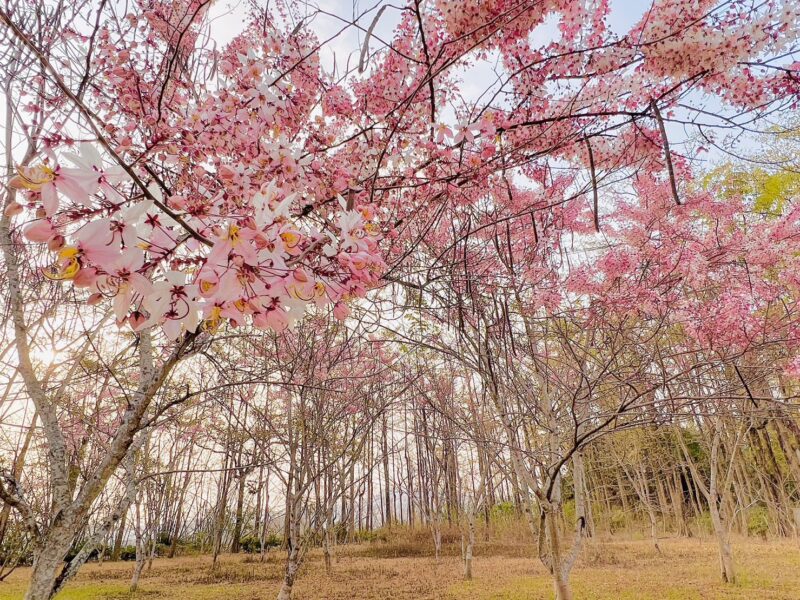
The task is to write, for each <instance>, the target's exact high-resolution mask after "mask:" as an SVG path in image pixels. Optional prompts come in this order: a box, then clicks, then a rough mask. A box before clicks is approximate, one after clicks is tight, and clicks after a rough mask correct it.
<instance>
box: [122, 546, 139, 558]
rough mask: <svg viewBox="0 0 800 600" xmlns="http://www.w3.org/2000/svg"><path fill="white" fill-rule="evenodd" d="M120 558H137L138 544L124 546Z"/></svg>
mask: <svg viewBox="0 0 800 600" xmlns="http://www.w3.org/2000/svg"><path fill="white" fill-rule="evenodd" d="M119 559H120V560H136V546H123V547H122V548H120V551H119Z"/></svg>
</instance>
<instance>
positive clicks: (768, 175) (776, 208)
mask: <svg viewBox="0 0 800 600" xmlns="http://www.w3.org/2000/svg"><path fill="white" fill-rule="evenodd" d="M703 187H704V188H705V189H712V188H713V189H715V190H717V192H718V193H719V194H720V195H721V196H722V197H723V198H734V197H742V198H745V199H746V200H748V201H749V202H750V203H751V204H752V207H753V210H754V211H756V212H759V213H766V214H773V215H777V214H781V213H782V212H783V209H784V207H785V206H786V203H787V202H788V201H789V200H791V198H793V197H797V195H798V194H800V173H798V172H797V171H794V170H788V169H778V170H776V171H773V172H770V171H767V170H765V169H762V168H756V169H752V170H741V169H737V168H736V167H735V166H733V165H730V164H726V165H723V166H721V167H718V168H716V169H714V170H713V171H711V172H710V173H708V175H706V176H705V177H704V178H703Z"/></svg>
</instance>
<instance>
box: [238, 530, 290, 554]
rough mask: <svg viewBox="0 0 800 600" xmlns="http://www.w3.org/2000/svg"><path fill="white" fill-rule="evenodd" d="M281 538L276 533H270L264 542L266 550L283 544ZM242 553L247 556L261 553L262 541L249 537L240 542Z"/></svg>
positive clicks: (255, 537)
mask: <svg viewBox="0 0 800 600" xmlns="http://www.w3.org/2000/svg"><path fill="white" fill-rule="evenodd" d="M282 541H283V540H282V539H281V537H280V536H279V535H278V534H276V533H270V534H269V535H268V536H267V539H265V540H264V548H277V547H279V546H280V545H281V543H282ZM239 545H240V546H241V548H242V552H244V553H246V554H257V553H259V552H261V540H260V539H258V536H255V535H247V536H245V537H243V538H241V539H240V540H239Z"/></svg>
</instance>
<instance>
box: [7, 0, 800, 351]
mask: <svg viewBox="0 0 800 600" xmlns="http://www.w3.org/2000/svg"><path fill="white" fill-rule="evenodd" d="M210 5H211V3H210V2H204V1H203V0H180V1H178V2H160V1H157V0H139V1H138V2H137V3H136V4H135V5H134V7H133V8H132V9H131V12H130V13H128V14H124V15H116V14H114V13H113V12H111V11H113V9H112V8H105V9H102V8H101V10H99V11H98V23H100V26H99V27H98V29H97V31H96V32H95V34H94V35H92V36H91V37H88V36H85V35H83V34H82V33H81V31H80V30H79V28H76V29H70V28H68V29H67V30H66V31H65V32H64V36H63V40H61V43H62V44H63V49H62V51H63V54H64V56H65V57H73V60H68V59H67V58H65V60H64V64H63V65H52V64H49V65H46V67H47V69H46V72H47V75H46V79H47V81H46V83H45V82H40V83H39V86H40V88H41V89H42V90H46V91H47V93H49V94H51V95H52V97H53V98H54V99H53V100H52V102H50V103H49V104H48V110H50V111H51V112H50V113H49V114H48V115H47V116H41V117H37V118H39V119H40V120H41V122H43V123H44V122H45V121H47V122H48V123H49V124H51V125H52V127H50V130H49V132H48V134H47V135H45V136H44V138H43V139H44V140H45V147H44V149H43V152H42V154H41V156H38V157H35V159H34V160H31V161H29V162H26V163H25V164H22V165H20V166H19V168H18V173H17V175H16V176H15V177H14V178H13V179H12V185H13V186H15V187H17V188H18V189H20V190H22V191H23V192H24V193H23V196H24V200H22V201H21V202H20V203H18V204H14V205H12V206H9V207H8V209H7V214H9V215H12V216H13V217H14V218H15V220H16V222H17V223H19V225H20V226H21V227H22V232H23V235H24V236H25V238H27V239H28V240H29V241H31V242H35V243H41V244H46V245H47V247H48V248H49V250H50V251H51V252H52V261H51V264H50V266H49V267H48V268H46V269H45V274H46V275H47V276H48V277H49V278H51V279H53V280H69V281H71V282H72V283H73V285H75V286H76V287H78V288H85V289H87V290H88V294H87V296H86V297H87V301H88V302H91V303H97V302H104V301H108V302H110V303H111V304H112V305H113V310H114V313H115V315H116V318H117V322H118V324H120V325H123V324H128V325H130V326H131V327H132V328H133V329H134V330H141V329H142V328H146V327H151V326H160V327H161V328H163V331H164V332H165V334H166V335H167V336H168V337H169V338H171V339H176V338H178V337H179V336H180V335H181V333H182V332H195V331H198V328H199V327H200V326H201V324H202V327H204V328H205V329H206V330H210V331H214V330H216V329H217V327H219V326H220V324H222V323H223V322H228V323H230V324H232V325H238V324H245V323H247V324H252V325H254V326H255V327H259V328H271V329H274V330H282V329H283V328H285V327H286V326H287V325H289V324H290V323H292V322H293V321H295V320H296V319H297V318H299V317H300V316H301V315H302V314H303V313H304V311H305V310H306V308H307V307H308V306H310V305H318V306H323V305H327V304H333V305H334V315H335V316H336V317H337V318H339V319H344V318H346V317H347V316H348V314H349V309H348V307H347V302H348V301H349V300H350V299H352V298H356V297H360V296H364V295H365V294H366V293H367V291H368V290H369V289H371V288H373V287H375V286H376V285H378V284H379V283H380V282H381V279H382V278H385V279H387V280H392V281H395V280H398V279H399V280H401V282H403V283H406V284H409V283H410V284H411V285H414V286H416V287H423V288H424V287H425V286H426V285H427V284H428V283H429V282H430V281H431V280H432V279H435V277H436V269H439V268H443V261H442V259H443V257H445V256H448V255H450V254H455V252H456V250H458V249H459V248H461V250H463V252H462V255H463V256H462V258H463V260H464V263H465V266H464V268H465V269H469V268H474V269H476V270H475V271H474V272H475V273H477V274H478V279H482V280H483V281H485V282H487V285H489V286H490V287H491V286H497V285H502V284H503V281H502V278H499V277H497V276H496V275H497V273H498V269H499V267H506V268H508V267H509V266H513V268H512V271H513V273H514V277H515V278H520V279H521V280H522V281H528V282H530V283H531V284H534V283H535V284H536V285H537V286H538V289H537V292H536V300H535V301H536V302H537V303H540V304H541V305H547V306H554V305H556V304H557V303H558V302H559V301H560V299H561V298H562V296H561V293H562V291H563V290H562V288H563V286H561V284H560V283H559V277H558V276H557V275H556V273H557V270H558V269H557V267H554V265H553V263H552V262H551V261H549V258H548V259H547V260H544V258H543V257H545V256H548V257H550V256H555V255H556V253H558V251H559V247H560V244H561V237H560V233H561V232H567V233H577V234H587V235H590V234H593V232H595V231H597V230H599V229H600V213H601V212H602V210H605V211H606V213H611V218H610V219H609V222H610V223H612V224H613V223H614V222H615V220H616V223H617V224H616V225H613V227H614V228H613V229H609V232H612V231H614V232H617V231H619V232H623V230H624V232H625V233H624V235H623V233H620V235H622V239H624V240H625V242H626V244H629V245H630V244H632V245H633V246H636V244H637V243H638V242H639V241H640V240H637V239H634V238H633V237H631V236H634V235H635V234H637V231H638V232H639V233H638V234H641V235H644V234H642V233H641V228H638V229H637V227H638V225H641V224H642V223H645V222H647V221H648V220H651V221H652V220H653V219H656V220H658V221H659V222H660V223H663V224H664V226H665V227H666V226H667V223H670V225H669V227H670V228H677V229H679V230H680V231H679V233H680V235H681V237H680V240H682V241H681V244H682V245H681V248H685V247H686V245H687V244H688V245H689V246H691V245H692V244H694V246H696V249H695V252H696V253H699V254H700V255H702V256H706V255H708V254H709V253H711V252H713V250H712V249H710V247H709V244H708V243H706V242H708V239H707V235H708V232H706V234H705V235H706V238H702V239H697V238H696V237H694V238H693V237H692V235H693V234H691V230H692V227H693V223H695V220H696V219H706V218H708V214H707V212H708V211H716V212H720V211H721V212H722V213H726V211H730V210H734V211H735V210H736V207H727V208H726V207H721V208H720V207H717V206H716V205H714V203H713V202H712V201H705V200H696V201H694V200H692V199H691V198H692V197H691V195H690V193H689V192H690V190H689V189H688V187H687V186H688V184H685V183H684V182H688V181H690V180H691V175H692V173H693V165H692V158H691V157H690V156H688V155H686V154H685V153H683V152H681V151H676V150H675V148H674V147H671V146H670V140H669V137H670V134H671V130H669V129H668V126H669V125H671V124H674V123H680V124H683V125H685V126H686V127H693V128H695V129H696V130H697V131H699V132H700V133H701V134H702V136H703V139H704V144H705V146H706V147H707V148H712V147H715V146H717V145H719V144H720V143H721V142H720V141H719V140H718V139H717V137H716V129H717V128H720V129H721V128H724V127H728V126H733V125H736V126H740V125H741V126H743V124H744V123H748V124H750V123H754V122H757V121H758V120H759V119H761V118H763V117H764V116H765V115H767V114H770V113H771V112H772V111H775V110H779V109H781V108H785V107H787V106H791V105H794V103H796V101H797V97H798V93H800V78H798V66H800V65H798V63H792V62H791V61H788V62H787V58H786V57H787V56H788V57H791V56H793V52H794V50H795V48H794V47H793V46H792V44H795V43H796V40H793V36H792V35H790V33H791V32H796V31H797V28H798V19H800V7H798V5H797V4H796V3H795V2H793V1H778V0H768V1H766V2H761V3H754V2H749V1H744V0H732V1H729V2H723V3H720V2H716V1H710V0H696V1H693V2H683V1H677V0H656V1H654V2H653V3H652V7H651V8H650V10H648V11H647V13H646V14H645V15H643V17H642V19H641V20H640V21H639V22H638V23H637V24H635V25H634V26H633V27H632V28H631V29H630V30H629V31H628V32H626V33H624V34H620V33H618V32H614V31H612V30H611V28H610V27H609V25H608V19H609V14H610V11H611V8H610V6H609V3H608V1H607V0H586V1H575V0H544V1H541V0H539V1H535V2H534V1H520V0H509V1H504V0H492V1H481V2H464V1H455V0H439V1H437V2H433V3H426V4H424V5H422V4H420V3H416V2H411V3H409V4H408V5H406V6H404V7H401V8H399V9H392V10H395V11H396V13H397V14H396V17H397V25H396V27H395V29H394V32H393V34H392V36H391V39H390V40H389V41H387V42H385V43H384V47H381V48H380V49H379V50H377V51H375V52H374V53H372V54H370V53H369V47H368V45H365V48H364V49H365V52H364V53H362V61H361V63H362V64H359V68H358V70H357V71H358V72H356V69H355V68H352V69H351V70H349V71H348V72H347V73H345V74H344V75H342V74H341V73H339V74H335V73H328V72H326V70H325V69H324V68H323V65H322V53H321V49H322V48H323V47H324V45H325V40H321V39H319V38H318V37H317V36H316V35H315V34H314V33H313V32H312V29H311V28H310V26H309V25H308V24H306V23H305V22H302V21H301V22H300V23H299V24H298V25H289V23H290V22H291V19H289V18H287V16H290V15H291V14H292V10H291V6H290V5H291V3H288V4H287V5H279V6H278V7H277V9H276V10H275V12H274V13H273V14H270V13H263V12H257V13H254V14H252V15H251V20H250V21H249V22H248V23H246V24H245V25H244V27H243V29H242V31H241V33H239V34H238V35H237V36H236V37H234V38H233V40H232V41H230V42H229V43H228V44H226V45H225V46H224V47H221V48H217V47H216V46H215V45H212V44H209V43H205V42H204V40H205V36H206V34H207V20H208V10H209V6H210ZM380 16H381V15H380V13H378V14H377V17H378V18H380ZM365 17H369V18H370V19H372V18H373V15H372V14H368V15H365ZM550 29H552V30H553V32H552V33H551V34H550V35H549V37H548V36H547V35H546V32H547V31H548V30H550ZM370 30H371V28H370ZM369 41H370V40H369V38H368V39H367V42H369ZM373 44H375V40H373ZM87 47H88V48H90V50H89V51H87V50H86V48H87ZM78 49H83V50H80V51H79V50H78ZM76 53H77V55H78V56H80V59H79V60H78V59H74V57H75V56H76ZM488 62H494V63H496V65H497V67H496V70H495V71H494V73H495V76H496V79H495V80H494V81H487V82H486V84H485V86H484V87H485V90H483V93H481V94H477V95H475V94H471V93H470V94H467V93H466V92H465V91H464V89H465V88H466V87H468V86H469V85H471V86H473V87H474V85H475V84H476V82H475V75H474V74H473V72H472V71H471V69H473V68H477V66H479V65H481V64H483V65H484V66H485V64H487V63H488ZM478 85H480V82H478ZM708 98H713V99H714V102H715V103H716V105H718V106H719V107H721V108H719V110H715V111H710V110H708V108H707V104H706V103H705V102H706V99H708ZM75 115H77V116H75ZM665 123H666V125H665ZM76 131H77V133H76ZM632 177H633V178H634V179H635V180H636V183H635V185H633V190H634V194H635V196H636V200H635V201H633V202H632V203H631V202H624V201H622V198H623V197H624V195H620V194H619V193H616V192H615V193H613V194H612V193H611V191H609V193H608V194H603V193H602V190H603V189H604V187H605V186H607V185H609V186H610V185H611V184H613V183H614V182H618V181H620V180H627V179H630V178H632ZM610 189H611V188H609V190H610ZM601 194H602V196H603V199H604V201H606V202H607V203H608V204H607V205H606V207H605V208H602V207H600V206H599V204H598V202H599V200H598V198H599V197H600V196H601ZM692 202H694V204H692ZM698 203H701V204H698ZM689 204H692V206H693V207H694V208H689V206H688V205H689ZM678 205H687V206H686V208H685V210H683V212H680V213H675V214H677V215H679V216H677V217H676V220H675V221H674V222H672V221H670V219H671V218H672V217H670V216H669V215H670V214H671V213H670V211H673V210H674V209H673V208H671V207H673V206H678ZM617 208H619V213H615V211H616V209H617ZM636 211H644V212H643V213H642V214H637V215H636V224H634V225H629V226H626V225H624V224H622V223H624V222H625V221H626V220H629V219H630V217H631V216H632V215H634V214H636ZM728 214H729V216H728V217H726V218H728V221H729V223H728V225H729V227H728V228H727V230H726V231H727V233H726V235H728V238H729V239H727V240H726V241H724V242H719V244H720V246H721V247H723V248H724V250H725V251H726V252H730V253H731V254H730V255H729V256H734V255H736V256H739V255H742V253H746V252H748V248H752V245H753V243H755V242H753V240H754V239H758V240H759V242H758V243H761V241H764V240H767V241H770V240H771V241H775V243H776V244H778V245H779V246H781V247H783V246H784V245H786V244H788V242H787V241H786V240H787V239H793V238H792V235H793V234H791V233H790V234H789V235H784V234H781V233H780V232H776V227H777V226H776V225H775V224H774V223H773V224H771V225H770V226H769V227H767V226H764V227H761V228H756V229H755V230H748V231H747V232H744V231H743V230H738V231H734V229H733V225H732V223H733V220H734V219H733V217H730V214H733V213H728ZM723 216H724V215H723ZM637 224H638V225H637ZM782 226H783V227H784V233H785V228H786V227H788V228H789V229H791V228H793V227H796V220H790V221H789V222H786V223H784V224H783V225H782ZM609 227H612V225H610V226H609ZM648 227H650V226H648ZM646 230H647V229H646ZM556 231H557V232H559V235H555V234H554V232H556ZM648 231H649V230H648ZM671 234H672V232H671V231H664V232H662V235H663V239H665V240H666V239H667V238H669V236H670V235H671ZM753 234H755V235H756V236H757V237H753ZM501 236H502V240H503V245H502V246H501V244H500V242H499V240H501ZM476 243H480V244H484V245H489V244H494V245H495V246H496V248H497V254H496V257H495V259H494V261H487V260H485V257H482V258H481V257H480V256H479V255H480V254H481V253H479V252H477V253H476V252H475V248H474V244H476ZM677 244H678V242H677V241H673V242H671V244H666V243H665V244H663V245H662V246H660V247H658V248H657V249H653V248H650V247H648V248H647V250H645V249H644V248H643V247H641V245H639V246H638V249H637V250H636V251H635V252H634V251H633V250H630V251H628V250H624V251H623V250H622V249H619V250H617V251H615V252H612V253H610V254H608V255H607V256H605V257H604V258H603V259H602V261H601V262H600V263H599V265H598V266H597V267H596V268H597V270H598V273H600V272H602V273H605V275H604V277H602V278H600V279H598V278H597V277H595V274H594V273H585V272H583V271H582V272H581V273H580V277H581V279H580V282H579V283H575V282H573V283H571V284H570V285H572V286H574V287H573V289H574V290H578V289H580V290H581V292H587V293H589V292H593V293H598V294H612V290H610V289H609V288H608V287H607V286H606V287H603V283H604V282H605V283H607V282H608V281H609V280H610V279H613V277H615V276H616V275H615V273H617V272H623V273H634V272H636V270H637V268H636V265H641V261H647V263H648V265H651V266H650V267H648V272H647V275H648V277H653V278H658V277H660V276H663V274H664V273H662V272H660V271H658V270H656V268H655V267H654V266H652V265H657V264H661V263H660V262H659V261H662V259H663V258H664V256H665V255H664V253H666V252H671V253H672V254H670V256H671V257H673V258H674V257H675V256H679V255H678V254H675V253H676V252H678V249H677V248H676V245H677ZM748 244H749V245H748ZM651 250H652V251H653V252H654V253H656V254H657V255H658V256H657V257H654V256H649V255H646V254H647V252H649V251H651ZM703 253H705V254H703ZM471 255H474V256H475V257H477V258H480V260H479V261H477V262H476V263H475V264H473V265H471V266H470V265H467V263H468V262H469V257H470V256H471ZM420 256H426V257H428V259H430V260H429V261H428V263H426V264H425V265H423V268H422V269H421V270H417V271H413V270H412V263H413V261H414V259H415V258H418V257H420ZM451 258H452V259H453V260H452V261H450V259H449V258H448V261H449V262H448V267H447V268H451V265H452V264H454V261H455V258H454V257H451ZM626 260H631V261H634V263H636V264H627V263H625V261H626ZM678 260H679V264H680V265H681V266H682V267H685V268H690V263H689V262H685V261H683V258H679V259H678ZM708 260H710V259H708ZM708 260H707V262H708ZM731 260H732V259H731ZM637 261H639V262H637ZM662 262H663V261H662ZM691 264H694V263H691ZM669 266H670V265H669V261H666V262H663V264H662V265H661V267H660V269H662V271H666V270H667V269H668V268H669ZM588 268H589V270H590V271H591V270H592V268H593V267H591V266H590V267H588ZM764 268H765V269H767V268H769V267H767V266H765V267H764ZM420 273H422V274H421V275H420ZM698 273H699V272H693V273H689V274H687V277H689V276H690V275H696V276H697V277H711V276H710V275H708V276H707V275H703V274H702V273H699V274H698ZM484 275H485V277H484ZM714 276H715V277H718V276H722V275H719V274H718V275H714ZM471 278H472V277H465V278H464V280H463V281H462V283H461V284H458V285H462V288H461V289H455V288H454V293H455V294H457V295H458V294H464V293H468V292H469V291H470V290H468V289H467V288H468V287H469V280H470V279H471ZM412 280H413V281H412ZM641 281H644V280H643V279H642V280H641ZM657 283H660V280H658V281H655V282H654V283H653V285H655V284H657ZM697 283H698V285H699V284H702V283H703V282H701V281H698V282H697ZM458 285H456V288H458ZM592 286H594V287H592ZM762 287H763V289H762V288H759V289H758V290H756V292H757V294H758V296H759V298H768V297H769V298H772V299H774V298H775V294H776V292H775V290H773V289H771V288H770V286H769V285H768V284H767V283H764V286H762ZM768 288H769V289H768ZM640 289H641V288H640ZM651 289H655V288H651ZM676 290H677V288H673V292H675V293H677V291H676ZM747 291H748V293H749V291H750V288H748V290H747ZM734 293H735V290H733V291H731V290H728V291H726V292H724V293H722V292H721V293H720V294H718V295H715V296H713V297H714V299H715V300H714V301H715V302H729V303H731V304H732V305H737V306H741V303H742V302H743V300H742V298H741V296H740V297H736V296H735V295H734ZM628 300H630V296H629V297H628ZM639 300H640V301H642V302H646V299H644V300H643V299H639ZM625 301H626V299H625V298H620V302H621V303H624V302H625ZM737 303H738V304H737ZM645 306H650V304H645ZM680 310H688V309H687V308H686V307H681V309H680ZM737 310H738V308H737ZM697 311H701V309H699V308H698V309H697ZM699 314H700V312H697V315H699ZM731 314H734V313H731ZM736 314H738V313H736ZM695 319H696V320H698V319H699V321H702V317H700V316H697V317H695ZM737 321H741V319H738V318H737ZM698 332H699V329H698ZM698 335H701V334H700V333H698ZM720 342H723V340H720Z"/></svg>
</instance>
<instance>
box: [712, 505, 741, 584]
mask: <svg viewBox="0 0 800 600" xmlns="http://www.w3.org/2000/svg"><path fill="white" fill-rule="evenodd" d="M709 512H710V513H711V525H712V526H713V527H714V535H715V536H716V538H717V544H718V545H719V563H720V571H721V573H722V579H724V580H725V581H726V582H727V583H736V572H735V571H734V568H733V552H732V551H731V541H730V536H729V534H728V529H727V527H726V526H725V524H724V523H723V522H722V518H721V516H720V512H719V508H718V507H717V503H716V502H715V501H712V502H709Z"/></svg>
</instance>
